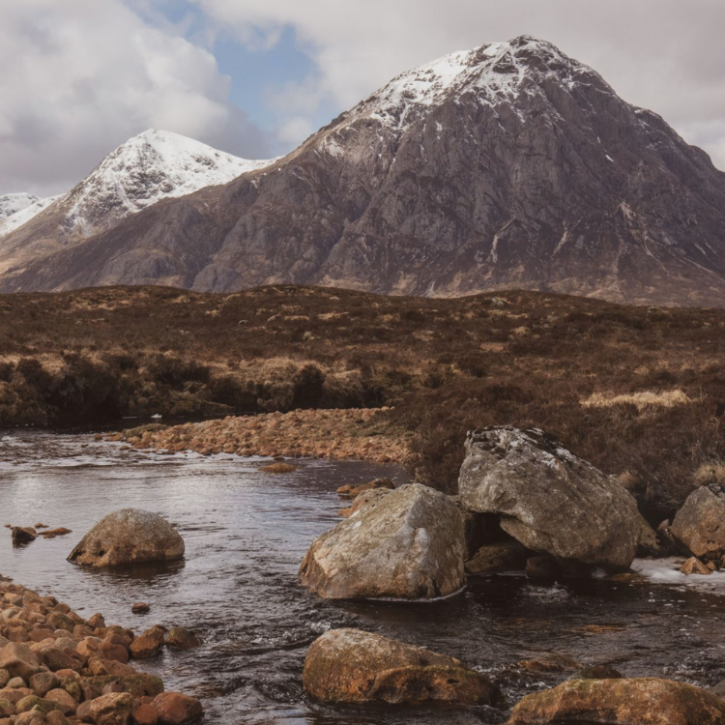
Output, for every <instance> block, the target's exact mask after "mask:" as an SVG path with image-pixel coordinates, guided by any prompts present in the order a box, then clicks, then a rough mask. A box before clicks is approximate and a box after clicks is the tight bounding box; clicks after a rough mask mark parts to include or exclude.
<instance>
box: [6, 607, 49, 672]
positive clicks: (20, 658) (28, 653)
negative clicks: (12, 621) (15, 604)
mask: <svg viewBox="0 0 725 725" xmlns="http://www.w3.org/2000/svg"><path fill="white" fill-rule="evenodd" d="M6 611H7V610H6ZM0 669H2V670H7V671H8V673H9V674H10V677H22V678H23V679H24V680H25V681H26V682H27V681H28V680H29V679H30V678H31V677H32V676H33V675H34V674H35V673H36V672H38V671H39V670H40V661H39V660H38V656H37V655H36V654H35V652H33V651H32V650H31V649H30V648H29V647H28V646H26V645H24V644H22V643H19V642H11V643H10V644H8V645H5V647H3V648H2V649H0Z"/></svg>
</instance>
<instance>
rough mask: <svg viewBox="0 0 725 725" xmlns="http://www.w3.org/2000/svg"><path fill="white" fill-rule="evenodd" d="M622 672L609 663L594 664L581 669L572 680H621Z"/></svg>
mask: <svg viewBox="0 0 725 725" xmlns="http://www.w3.org/2000/svg"><path fill="white" fill-rule="evenodd" d="M621 678H622V674H621V673H620V672H619V671H618V670H615V669H614V667H610V666H609V665H593V666H592V667H585V668H584V669H581V670H579V672H577V673H576V674H575V675H574V676H573V677H572V678H571V679H572V680H619V679H621Z"/></svg>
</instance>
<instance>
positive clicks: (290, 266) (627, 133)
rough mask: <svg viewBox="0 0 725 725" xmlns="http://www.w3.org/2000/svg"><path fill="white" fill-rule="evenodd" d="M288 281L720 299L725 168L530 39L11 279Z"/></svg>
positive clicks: (232, 285)
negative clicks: (223, 183)
mask: <svg viewBox="0 0 725 725" xmlns="http://www.w3.org/2000/svg"><path fill="white" fill-rule="evenodd" d="M30 226H31V225H27V226H26V229H27V228H29V227H30ZM16 234H17V233H16ZM278 282H291V283H297V284H318V285H334V286H340V287H348V288H354V289H362V290H369V291H375V292H384V293H394V294H413V295H429V296H431V295H437V296H453V295H462V294H467V293H472V292H476V291H483V290H492V289H506V288H524V289H538V290H548V291H559V292H568V293H572V294H580V295H588V296H593V297H600V298H605V299H609V300H614V301H628V302H634V303H645V304H692V305H717V306H719V305H722V304H724V303H725V174H723V173H722V172H721V171H718V170H717V169H716V168H715V167H714V166H713V164H712V162H711V161H710V159H709V157H708V156H707V154H705V153H704V152H703V151H701V150H700V149H697V148H695V147H692V146H689V145H688V144H687V143H685V142H684V141H683V140H682V139H681V138H680V137H679V136H678V135H677V133H676V132H675V131H674V130H673V129H672V128H670V127H669V126H668V125H667V124H666V123H665V121H664V120H663V119H662V118H660V117H659V116H657V115H656V114H654V113H652V112H650V111H646V110H644V109H641V108H637V107H635V106H632V105H630V104H628V103H626V102H625V101H624V100H622V99H621V98H619V97H618V96H617V94H616V93H615V92H614V90H613V89H612V88H611V87H610V86H609V85H608V84H607V83H606V82H605V81H604V80H603V79H602V78H601V76H600V75H598V74H597V73H596V72H595V71H593V70H592V69H591V68H589V67H587V66H585V65H583V64H581V63H579V62H577V61H576V60H573V59H571V58H569V57H567V56H566V55H565V54H564V53H562V52H561V51H560V50H558V49H557V48H556V47H555V46H553V45H551V44H550V43H547V42H545V41H541V40H537V39H535V38H531V37H528V36H523V37H520V38H516V39H514V40H512V41H510V42H508V43H498V44H489V45H484V46H481V47H480V48H476V49H475V50H472V51H467V52H460V53H454V54H452V55H449V56H447V57H445V58H443V59H441V60H439V61H436V62H435V63H431V64H429V65H425V66H422V67H421V68H418V69H416V70H413V71H410V72H408V73H404V74H403V75H401V76H399V77H398V78H396V79H394V80H393V81H392V82H391V83H389V84H388V85H387V86H385V87H384V88H382V89H381V90H380V91H378V92H377V93H375V94H373V95H372V96H371V97H370V98H368V99H367V100H365V101H363V102H362V103H360V104H358V105H357V106H356V107H355V108H353V109H351V110H350V111H348V112H347V113H344V114H342V115H341V116H339V117H338V118H336V119H335V120H334V121H333V122H332V123H331V124H329V125H328V126H326V127H324V128H322V129H321V130H320V131H319V132H318V133H317V134H315V135H314V136H312V137H311V138H310V139H308V140H307V141H306V142H305V143H303V144H302V146H300V147H299V148H298V149H297V150H296V151H294V152H293V153H291V154H290V155H288V156H287V157H285V158H284V159H280V160H277V161H276V162H274V163H272V164H271V165H270V166H268V167H265V168H262V169H257V170H253V171H251V172H249V173H246V174H243V175H242V176H240V177H238V178H236V179H235V180H234V181H231V182H230V183H228V184H226V185H224V186H218V187H213V188H206V189H203V190H201V191H199V192H196V193H194V194H191V195H189V196H186V197H184V198H181V199H175V200H167V201H164V202H162V203H158V204H154V205H153V206H152V207H151V208H149V209H146V210H145V211H142V212H141V213H138V214H134V215H133V216H130V217H128V218H126V219H124V220H123V221H122V222H121V223H119V224H117V225H116V226H114V227H113V228H112V229H110V230H108V231H106V232H100V233H98V234H94V235H93V236H91V237H90V238H89V239H87V240H85V241H84V242H82V243H81V244H77V245H75V246H73V247H72V248H69V249H63V250H61V251H59V252H57V253H54V254H51V255H47V256H40V257H36V258H35V259H34V260H32V261H28V262H27V263H25V264H23V265H22V266H19V267H18V268H17V269H10V270H7V271H6V272H5V273H4V274H3V275H1V276H0V290H4V291H14V290H57V289H71V288H78V287H84V286H91V285H107V284H169V285H175V286H180V287H187V288H192V289H195V290H200V291H214V292H228V291H234V290H238V289H241V288H245V287H251V286H256V285H261V284H269V283H278Z"/></svg>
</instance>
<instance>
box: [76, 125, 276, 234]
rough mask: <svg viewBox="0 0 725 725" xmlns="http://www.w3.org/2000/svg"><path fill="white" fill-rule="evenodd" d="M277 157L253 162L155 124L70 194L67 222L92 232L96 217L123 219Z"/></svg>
mask: <svg viewBox="0 0 725 725" xmlns="http://www.w3.org/2000/svg"><path fill="white" fill-rule="evenodd" d="M271 163H272V161H268V160H265V161H250V160H247V159H242V158H239V157H237V156H232V155H231V154H227V153H224V152H222V151H218V150H217V149H214V148H212V147H211V146H207V145H206V144H203V143H200V142H199V141H194V140H193V139H190V138H187V137H185V136H180V135H179V134H176V133H171V132H169V131H159V130H155V129H151V130H149V131H146V132H144V133H142V134H140V135H139V136H135V137H134V138H132V139H130V140H129V141H127V142H126V143H124V144H123V145H121V146H119V147H118V148H117V149H116V150H115V151H114V152H113V153H111V154H110V155H109V156H107V157H106V158H105V159H104V160H103V162H102V163H101V164H100V165H99V166H98V167H97V168H96V169H95V170H94V171H93V172H92V173H91V174H90V176H88V177H87V178H86V179H85V180H84V181H82V182H81V183H80V184H79V185H78V186H76V187H75V189H73V190H72V191H71V192H70V194H69V195H68V198H67V202H68V206H69V209H68V212H67V215H66V221H65V226H66V227H73V228H74V229H75V231H79V232H81V233H82V234H86V233H89V232H90V231H91V227H93V226H94V221H95V219H99V218H101V217H109V215H110V218H113V219H118V218H121V217H123V216H127V215H128V214H134V213H136V212H138V211H141V210H142V209H145V208H146V207H149V206H151V205H153V204H156V203H157V202H159V201H161V200H162V199H168V198H172V197H179V196H185V195H187V194H191V193H193V192H195V191H198V190H199V189H202V188H205V187H207V186H216V185H218V184H226V183H228V182H230V181H231V180H232V179H235V178H236V177H237V176H240V175H241V174H244V173H247V172H249V171H255V170H257V169H261V168H264V167H265V166H268V165H269V164H271Z"/></svg>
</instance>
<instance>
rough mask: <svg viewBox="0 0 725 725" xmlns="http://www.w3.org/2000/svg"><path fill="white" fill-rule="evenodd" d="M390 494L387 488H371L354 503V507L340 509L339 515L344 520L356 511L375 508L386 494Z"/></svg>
mask: <svg viewBox="0 0 725 725" xmlns="http://www.w3.org/2000/svg"><path fill="white" fill-rule="evenodd" d="M388 493H390V491H388V489H386V488H371V489H368V490H367V491H364V492H363V493H361V494H359V495H358V496H357V497H356V498H355V500H354V501H353V502H352V506H349V507H348V508H344V509H340V511H339V513H338V515H339V516H341V517H342V518H344V519H347V518H349V517H350V516H352V515H353V514H354V513H355V512H356V511H359V510H360V509H363V508H365V507H367V506H375V504H376V503H377V502H378V500H379V499H381V498H382V497H383V496H385V495H386V494H388Z"/></svg>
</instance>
